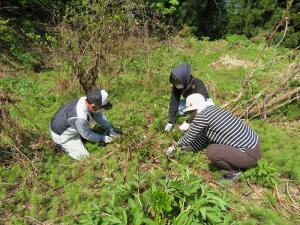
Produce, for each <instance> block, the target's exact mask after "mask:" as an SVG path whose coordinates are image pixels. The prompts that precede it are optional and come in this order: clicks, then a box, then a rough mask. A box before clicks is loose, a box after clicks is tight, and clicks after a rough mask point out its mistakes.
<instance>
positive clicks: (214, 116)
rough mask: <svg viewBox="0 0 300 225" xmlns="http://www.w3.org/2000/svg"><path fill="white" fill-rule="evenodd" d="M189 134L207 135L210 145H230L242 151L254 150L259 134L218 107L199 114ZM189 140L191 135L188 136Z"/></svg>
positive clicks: (209, 108) (212, 107) (208, 108)
mask: <svg viewBox="0 0 300 225" xmlns="http://www.w3.org/2000/svg"><path fill="white" fill-rule="evenodd" d="M191 128H193V129H191V130H190V131H189V132H191V133H192V136H194V135H195V130H196V131H197V132H198V133H203V134H205V136H206V137H208V139H209V141H210V143H217V144H223V145H230V146H233V147H236V148H239V149H240V150H242V151H243V150H245V149H252V148H254V147H255V146H256V145H257V142H258V137H257V134H256V133H255V132H254V131H253V130H252V129H251V128H250V127H249V126H248V125H247V124H245V123H244V122H243V121H242V120H241V119H239V118H237V117H236V116H234V115H233V114H232V113H231V112H229V111H227V110H224V109H221V108H219V107H218V106H214V105H212V106H209V107H207V108H205V109H204V110H203V111H201V112H200V113H198V114H197V115H196V116H195V118H194V120H193V123H192V125H191ZM186 138H189V135H187V136H186Z"/></svg>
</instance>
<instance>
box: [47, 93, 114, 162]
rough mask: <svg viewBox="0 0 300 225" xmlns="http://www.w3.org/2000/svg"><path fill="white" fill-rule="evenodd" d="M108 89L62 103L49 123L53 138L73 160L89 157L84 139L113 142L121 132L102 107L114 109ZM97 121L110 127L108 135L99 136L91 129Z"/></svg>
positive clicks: (105, 126)
mask: <svg viewBox="0 0 300 225" xmlns="http://www.w3.org/2000/svg"><path fill="white" fill-rule="evenodd" d="M111 108H112V104H111V103H110V102H109V101H108V94H107V92H106V91H105V90H100V89H93V90H90V91H88V93H87V97H81V98H79V99H75V100H73V101H71V102H69V103H66V104H65V105H64V106H62V107H61V108H60V109H59V110H58V111H57V113H56V114H55V116H54V117H53V118H52V120H51V123H50V131H51V138H52V140H53V141H54V142H55V143H56V144H58V145H60V146H61V147H62V148H63V150H64V151H65V152H67V153H68V154H69V156H71V157H72V158H73V159H76V160H82V159H85V158H87V157H89V155H90V154H89V152H88V151H87V150H86V148H85V146H84V145H83V143H82V140H81V138H84V139H86V140H88V141H91V142H99V141H101V142H104V143H106V144H108V143H110V142H112V138H114V137H116V136H117V135H118V134H117V133H116V132H115V131H114V129H113V128H112V127H111V125H110V123H109V122H108V120H107V119H106V117H105V115H104V114H103V113H102V112H101V111H100V110H101V109H106V110H108V109H111ZM92 121H95V122H97V123H99V124H101V125H102V126H103V127H104V128H105V129H107V130H108V134H109V135H100V134H98V133H95V132H93V131H92V130H90V125H91V122H92Z"/></svg>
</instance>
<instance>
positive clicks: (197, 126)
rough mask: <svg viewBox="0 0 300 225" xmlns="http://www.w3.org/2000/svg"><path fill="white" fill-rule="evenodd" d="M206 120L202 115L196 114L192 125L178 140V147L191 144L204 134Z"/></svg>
mask: <svg viewBox="0 0 300 225" xmlns="http://www.w3.org/2000/svg"><path fill="white" fill-rule="evenodd" d="M207 123H208V121H207V119H206V118H205V117H204V115H202V114H197V115H196V117H195V118H194V120H193V123H192V124H191V126H190V127H189V129H188V131H187V132H186V133H185V135H184V136H183V137H182V138H181V139H180V140H179V144H180V145H189V144H191V143H192V142H193V141H194V140H196V138H198V136H200V135H202V134H203V133H204V129H205V127H207Z"/></svg>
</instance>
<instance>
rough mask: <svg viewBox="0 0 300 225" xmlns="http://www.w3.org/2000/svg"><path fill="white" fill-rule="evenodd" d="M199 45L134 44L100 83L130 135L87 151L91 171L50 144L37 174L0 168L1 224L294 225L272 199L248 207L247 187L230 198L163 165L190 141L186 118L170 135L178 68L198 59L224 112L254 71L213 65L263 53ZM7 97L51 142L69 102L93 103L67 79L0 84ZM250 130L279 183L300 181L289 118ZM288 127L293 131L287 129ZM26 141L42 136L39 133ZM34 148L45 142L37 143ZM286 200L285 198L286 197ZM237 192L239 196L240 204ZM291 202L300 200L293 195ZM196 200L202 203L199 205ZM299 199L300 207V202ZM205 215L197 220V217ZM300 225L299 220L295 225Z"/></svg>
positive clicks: (118, 123)
mask: <svg viewBox="0 0 300 225" xmlns="http://www.w3.org/2000/svg"><path fill="white" fill-rule="evenodd" d="M191 39H192V41H191V40H187V39H181V38H178V39H175V40H174V42H173V41H172V42H171V43H169V42H167V43H159V44H158V43H157V42H151V49H145V48H142V47H140V45H139V43H134V44H135V50H136V51H134V53H132V52H130V51H128V52H127V54H126V58H125V59H124V61H123V62H122V63H124V64H123V70H122V71H121V72H120V74H119V76H117V77H115V78H112V77H111V74H105V73H104V74H102V77H101V79H100V80H99V82H98V84H99V85H100V87H102V88H105V89H107V90H108V93H109V94H110V100H111V102H112V103H113V105H114V107H113V108H112V110H109V111H106V112H105V114H106V116H107V118H109V120H110V121H111V122H112V124H113V126H115V127H119V128H121V129H122V131H123V133H124V135H123V136H121V137H120V138H119V139H116V140H115V143H113V144H110V145H107V146H103V145H99V144H97V143H88V142H87V143H85V146H86V148H87V149H88V151H89V152H90V154H91V158H90V159H88V160H86V161H84V162H77V161H74V160H72V159H71V158H70V157H69V156H68V155H67V154H65V153H64V152H63V151H54V150H53V149H52V148H50V144H48V143H49V142H47V143H45V144H44V145H43V150H42V151H34V150H33V148H32V147H30V145H26V147H28V150H30V151H31V152H32V153H33V157H30V159H31V160H32V163H33V165H34V166H35V168H36V170H34V169H32V166H31V163H30V162H28V163H25V164H22V165H19V164H17V163H14V162H10V163H7V164H5V165H4V164H2V162H3V161H1V167H0V199H1V200H0V217H1V222H0V223H2V222H3V223H8V224H10V223H19V224H35V223H37V221H38V222H40V223H53V224H76V223H79V221H80V220H82V219H88V218H87V217H88V214H89V215H90V219H89V221H90V224H93V223H94V224H96V223H98V224H99V223H104V222H103V220H109V219H113V218H114V219H116V220H118V222H119V221H122V222H124V223H125V222H126V220H127V224H155V223H156V224H163V223H164V222H166V221H167V222H168V221H169V224H175V223H177V222H178V221H179V222H181V219H183V220H186V221H187V224H188V222H189V221H188V220H189V219H190V220H194V221H195V220H199V221H201V220H204V215H206V220H205V223H211V224H213V222H212V220H213V219H212V220H210V219H209V218H208V216H207V214H211V215H210V217H212V218H215V217H217V218H219V219H220V218H221V219H222V220H224V221H225V222H226V221H227V220H229V218H227V217H226V216H225V217H226V219H225V217H224V215H225V214H226V215H228V217H231V218H232V219H231V220H230V221H231V222H230V223H234V224H247V223H246V222H245V221H250V222H251V223H250V222H249V223H248V224H259V223H260V222H261V221H266V222H267V223H269V224H272V223H276V222H274V221H280V224H289V223H288V220H287V219H285V217H284V216H283V215H282V213H281V210H283V211H284V209H280V208H278V212H277V211H272V210H271V209H270V204H272V202H270V200H269V199H266V200H264V201H265V202H264V204H258V202H257V201H251V200H250V199H249V200H248V198H247V200H248V201H244V199H243V196H244V195H243V193H245V192H244V189H248V186H247V184H246V183H243V182H242V183H237V184H233V186H232V187H226V190H227V189H228V190H229V191H226V190H225V189H223V188H222V189H221V188H219V185H215V183H212V184H211V185H209V186H206V184H205V183H206V181H207V180H205V182H204V180H201V179H199V177H195V176H194V175H193V174H191V173H189V175H188V174H187V173H186V172H184V171H185V170H183V171H182V173H181V168H180V167H179V166H178V164H175V163H173V162H170V161H168V160H167V158H166V157H165V156H164V152H163V149H165V148H167V147H168V146H169V144H170V143H171V141H172V140H173V139H174V140H178V138H179V137H181V136H182V133H181V132H180V131H179V130H178V126H179V125H180V124H181V123H182V122H183V121H184V120H185V119H186V118H185V117H180V118H178V120H177V121H176V122H175V124H174V127H175V129H174V130H173V131H172V132H171V133H165V132H163V128H164V125H165V124H166V122H167V119H168V118H167V114H168V102H169V97H170V88H171V85H170V83H169V81H168V78H169V73H170V70H171V68H172V67H174V66H176V65H178V64H179V63H181V62H183V61H184V60H189V62H190V63H191V64H192V65H193V75H194V76H196V77H198V78H200V79H202V80H203V81H204V83H205V85H207V86H208V89H209V92H210V95H211V96H212V97H213V98H214V100H215V102H217V104H220V103H221V102H222V101H224V100H228V99H230V98H231V97H232V94H233V93H236V92H237V91H238V90H239V87H240V83H241V81H242V80H243V79H244V75H245V72H246V71H245V70H244V69H241V68H237V69H234V68H233V69H229V70H227V69H221V70H214V69H212V68H211V67H210V66H209V65H210V64H211V63H212V62H215V61H217V60H218V59H219V58H220V57H222V56H224V55H226V54H229V55H234V56H236V57H237V58H239V59H242V60H249V61H251V60H253V59H254V58H255V56H256V54H257V52H258V50H259V47H258V46H256V45H253V44H251V45H249V46H248V47H242V48H227V46H228V43H227V42H226V41H224V40H221V41H207V40H205V41H199V40H197V39H193V38H191ZM174 43H176V44H174ZM177 43H180V45H179V44H177ZM273 51H274V49H273V48H268V49H266V51H265V52H264V58H263V60H266V61H268V60H269V59H270V56H272V54H273ZM287 63H288V59H283V60H281V61H278V63H276V65H274V73H280V72H281V71H284V70H285V69H286V66H287ZM273 75H274V74H273V73H271V74H269V71H264V70H262V71H260V73H259V74H258V75H257V76H255V77H254V78H253V79H254V80H255V88H256V89H255V90H259V88H261V87H265V82H266V80H268V79H271V78H272V77H273ZM252 87H253V85H252ZM0 89H1V90H3V92H7V93H9V94H11V95H12V96H15V97H18V98H19V101H18V102H17V103H16V104H15V105H14V106H16V107H17V108H19V109H21V110H22V112H19V111H17V110H16V107H14V106H13V105H8V106H7V108H8V110H9V112H10V114H11V116H12V118H14V119H16V120H18V121H19V122H20V123H21V124H22V126H24V127H29V128H31V127H32V123H34V124H35V125H36V126H37V127H39V128H41V131H42V133H44V134H45V135H47V137H50V136H49V128H48V126H49V121H50V120H51V118H52V116H53V115H54V114H55V112H56V110H57V109H58V108H59V107H60V106H61V105H62V104H64V103H65V102H67V101H70V100H72V99H74V98H76V97H79V96H81V95H84V93H83V91H82V90H80V88H79V85H78V84H77V83H76V84H75V85H74V84H73V83H72V82H71V80H70V78H69V77H68V72H67V71H63V72H62V71H49V72H42V73H39V74H34V73H26V74H24V75H19V76H18V77H12V78H5V79H2V80H1V82H0ZM41 96H44V98H45V99H47V98H49V102H48V103H47V105H46V106H45V107H42V106H41V105H40V104H39V103H38V102H37V101H35V100H33V99H36V98H37V99H39V98H40V97H41ZM51 98H53V100H51ZM29 119H30V120H31V122H30V121H29ZM271 119H272V120H271ZM273 119H274V120H273ZM278 121H279V122H278ZM248 122H249V123H250V125H251V127H253V129H254V130H255V131H256V132H257V133H258V135H259V137H260V140H261V149H262V152H263V158H264V159H265V160H267V161H268V162H269V163H271V162H272V163H273V167H275V168H278V169H277V171H278V172H280V175H283V176H284V177H289V178H290V179H292V180H293V182H297V181H299V174H300V169H299V166H298V164H297V163H295V162H298V161H299V156H300V152H299V144H300V143H299V140H300V139H299V125H297V124H296V123H290V121H289V120H287V119H286V118H285V117H284V116H281V114H279V115H278V114H275V115H272V117H271V118H270V119H269V120H251V121H248ZM293 122H294V121H293ZM285 123H286V126H287V127H284V126H282V125H284V124H285ZM293 124H294V125H293ZM292 125H293V126H292ZM17 130H18V129H15V128H14V129H12V130H11V134H12V135H11V136H12V137H14V139H13V140H18V141H19V142H20V144H24V142H22V139H18V137H19V136H17V135H16V131H17ZM1 131H2V130H1ZM27 133H28V134H30V135H31V136H32V134H33V133H32V132H31V131H30V132H27ZM34 139H35V140H38V137H37V138H36V137H34ZM1 141H2V139H1V138H0V142H1ZM1 150H2V149H1ZM4 150H5V151H6V149H4ZM178 162H179V163H180V164H182V165H183V166H184V167H185V166H188V167H189V168H190V169H191V170H192V171H194V172H195V173H196V172H197V174H200V175H201V176H203V177H210V176H211V177H212V179H213V177H214V176H215V175H216V174H215V173H217V172H214V171H212V170H210V166H209V162H208V160H207V157H206V156H205V154H203V153H202V152H200V153H199V152H197V153H187V154H185V155H181V156H180V158H178ZM30 166H31V167H30ZM26 168H28V169H26ZM180 174H182V175H180ZM166 177H167V178H166ZM262 179H264V178H262ZM214 182H216V181H214ZM152 186H153V187H152ZM182 187H186V188H185V189H183V188H182ZM278 188H280V187H279V186H278ZM202 189H203V191H202ZM279 191H280V193H285V190H279ZM232 192H235V194H236V195H237V196H238V197H234V196H235V195H233V194H232ZM290 193H291V194H293V193H292V190H290ZM151 195H152V199H151ZM156 196H163V198H162V199H164V201H158V199H157V198H156ZM178 196H179V197H178ZM195 196H196V197H197V198H196V199H194V198H193V197H195ZM262 197H263V198H264V197H265V196H262ZM293 197H294V196H293ZM215 198H219V199H221V200H223V201H226V203H227V205H226V206H225V209H226V211H223V210H222V208H221V205H222V202H221V203H220V202H219V200H216V199H215ZM236 198H238V199H236ZM294 198H295V200H296V201H298V200H297V199H296V196H295V197H294ZM182 199H185V200H182ZM196 200H197V201H196ZM210 201H212V202H210ZM183 202H184V203H183ZM94 203H95V204H96V205H97V206H98V209H97V208H96V207H95V205H94ZM197 204H199V205H201V204H202V205H201V207H200V208H204V209H205V211H203V212H202V213H203V215H202V214H201V211H200V212H199V210H200V209H199V210H198V211H197V209H198V208H195V207H194V208H193V207H190V208H189V206H192V205H197ZM254 205H256V206H257V207H254ZM165 206H166V207H167V208H169V209H170V208H172V209H171V211H169V210H168V212H167V211H166V210H165V211H164V210H162V208H163V207H165ZM169 206H170V207H169ZM215 206H217V208H218V209H217V208H214V207H215ZM119 207H121V208H123V209H119ZM229 207H230V210H229V209H228V208H229ZM211 208H213V209H211ZM254 208H255V210H254ZM181 209H182V212H181ZM124 210H125V213H124ZM155 211H157V212H158V213H155ZM219 211H220V213H219ZM33 212H34V213H33ZM84 212H86V213H87V214H85V213H84ZM197 213H198V216H195V214H197ZM284 213H285V212H284ZM295 214H296V213H295ZM109 215H112V216H111V217H110V216H109ZM179 215H180V217H178V216H179ZM216 215H217V216H216ZM177 217H178V218H177ZM176 219H177V220H176ZM159 220H160V222H159ZM91 221H92V222H91ZM93 221H94V222H93ZM97 221H98V222H97ZM239 222H240V223H239ZM293 222H294V224H297V221H296V220H293V219H291V223H293ZM86 223H89V222H86ZM106 223H110V222H106ZM205 223H204V224H205Z"/></svg>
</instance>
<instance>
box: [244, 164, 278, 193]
mask: <svg viewBox="0 0 300 225" xmlns="http://www.w3.org/2000/svg"><path fill="white" fill-rule="evenodd" d="M278 175H279V172H278V168H276V167H274V165H273V164H272V163H268V162H267V161H266V160H259V161H258V165H257V167H254V168H251V169H248V170H247V171H246V172H244V173H243V175H242V179H243V180H250V181H252V182H254V183H256V184H260V185H262V186H264V187H269V188H270V187H273V186H274V185H276V184H277V183H278Z"/></svg>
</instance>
